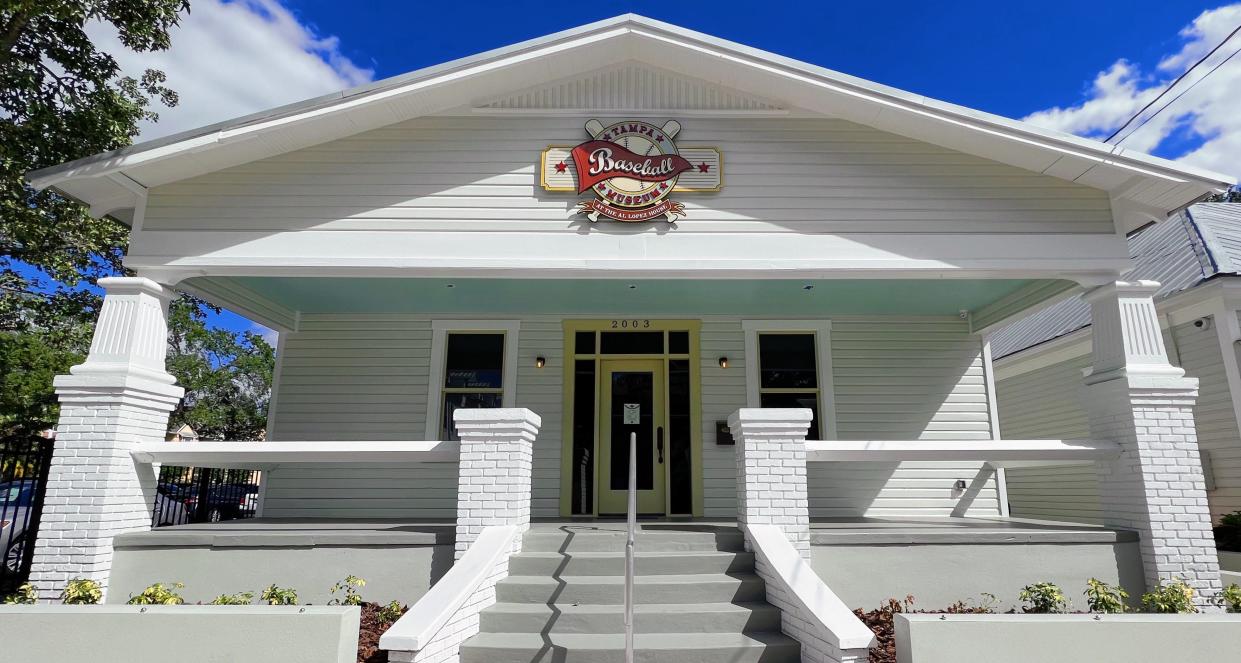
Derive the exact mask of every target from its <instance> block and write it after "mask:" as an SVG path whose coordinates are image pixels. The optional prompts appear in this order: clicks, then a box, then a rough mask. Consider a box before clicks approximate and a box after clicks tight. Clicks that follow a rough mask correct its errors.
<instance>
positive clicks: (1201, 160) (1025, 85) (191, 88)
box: [91, 0, 1241, 329]
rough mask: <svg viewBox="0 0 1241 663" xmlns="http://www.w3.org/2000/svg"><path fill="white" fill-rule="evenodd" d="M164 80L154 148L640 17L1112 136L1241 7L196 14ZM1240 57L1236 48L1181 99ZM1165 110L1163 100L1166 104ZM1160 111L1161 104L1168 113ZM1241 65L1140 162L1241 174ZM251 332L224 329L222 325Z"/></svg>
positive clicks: (1142, 135) (639, 6)
mask: <svg viewBox="0 0 1241 663" xmlns="http://www.w3.org/2000/svg"><path fill="white" fill-rule="evenodd" d="M192 6H193V10H192V12H191V14H190V16H189V17H188V18H187V19H185V20H184V21H183V24H182V26H181V27H180V28H178V30H177V31H176V32H175V33H174V35H173V46H172V49H171V50H170V51H168V52H166V53H159V54H145V55H132V54H125V53H124V50H123V48H122V47H121V46H120V44H119V42H117V40H116V37H115V34H113V33H110V32H109V31H108V30H107V29H105V28H99V29H95V30H93V31H92V33H91V36H92V39H94V40H95V41H96V42H98V43H100V45H101V46H103V47H105V48H107V49H108V50H109V52H116V53H119V54H120V56H119V57H118V60H119V61H120V63H121V65H122V68H123V69H125V70H126V71H129V72H134V71H140V70H141V69H142V68H145V67H157V68H160V69H162V70H164V71H165V72H166V73H167V74H168V81H169V84H170V85H171V86H172V87H173V88H175V89H176V90H177V91H178V92H179V93H180V95H181V99H182V103H181V105H180V106H179V107H178V108H176V109H172V110H169V111H166V112H164V113H163V114H162V115H163V117H162V119H161V121H160V122H159V123H158V124H155V125H146V126H144V127H143V137H144V138H153V137H157V136H160V135H164V134H168V133H173V132H175V131H180V130H184V129H190V128H193V127H196V126H201V125H204V124H208V123H211V122H215V121H219V120H223V119H227V118H229V117H235V116H238V115H243V114H246V113H250V112H254V111H258V110H262V109H264V108H270V107H273V106H277V105H280V104H283V103H289V102H292V101H297V100H300V99H304V98H308V97H312V96H317V95H319V94H323V93H326V92H331V91H334V90H338V89H341V88H344V87H350V86H353V85H357V84H361V83H365V82H367V81H370V80H375V79H379V78H384V77H388V76H393V75H397V74H401V73H404V72H407V71H410V70H413V69H417V68H420V67H425V66H428V65H434V64H438V63H441V62H444V61H447V60H451V59H454V58H459V57H463V56H467V55H471V54H474V53H478V52H480V51H484V50H488V49H491V48H496V47H499V46H504V45H507V44H512V43H515V42H518V41H521V40H524V39H530V38H534V37H539V36H542V35H545V34H548V33H551V32H555V31H558V30H563V29H566V28H571V27H574V26H577V25H581V24H584V23H588V22H591V21H595V20H599V19H602V18H607V17H610V16H615V15H617V14H622V13H625V12H635V13H639V14H643V15H645V16H649V17H651V18H655V19H659V20H663V21H668V22H670V23H675V24H678V25H681V26H684V27H687V28H691V29H694V30H698V31H701V32H706V33H709V34H712V35H715V36H718V37H722V38H725V39H730V40H733V41H737V42H741V43H744V44H747V45H750V46H754V47H758V48H762V49H765V50H769V51H773V52H776V53H779V54H781V55H786V56H789V57H793V58H797V59H800V60H804V61H807V62H811V63H814V64H818V65H821V66H824V67H828V68H831V69H835V70H838V71H841V72H844V73H847V74H851V75H854V76H858V77H861V78H865V79H869V80H873V81H877V82H880V83H884V84H887V85H891V86H894V87H897V88H901V89H904V90H908V91H911V92H916V93H920V94H925V95H927V96H930V97H934V98H937V99H941V100H944V101H949V102H953V103H957V104H961V105H964V106H969V107H972V108H977V109H980V110H984V111H989V112H992V113H997V114H1000V115H1004V116H1007V117H1012V118H1024V119H1027V120H1029V121H1031V122H1034V123H1037V124H1040V125H1043V126H1047V127H1051V128H1056V129H1060V130H1062V131H1068V132H1072V133H1077V134H1080V135H1085V136H1093V137H1097V138H1102V137H1105V136H1107V135H1108V134H1110V133H1111V132H1112V130H1114V129H1115V128H1117V127H1118V126H1120V124H1121V123H1122V122H1124V121H1125V120H1126V119H1128V118H1129V117H1130V116H1131V115H1132V114H1133V113H1134V112H1136V111H1137V110H1138V109H1139V108H1141V107H1142V106H1143V105H1144V104H1145V103H1146V102H1147V101H1150V100H1151V99H1152V98H1154V96H1155V95H1156V94H1158V92H1159V91H1160V90H1161V89H1162V88H1163V87H1164V86H1165V85H1166V84H1167V83H1168V82H1169V81H1171V80H1172V79H1173V78H1175V77H1176V76H1177V75H1179V74H1180V73H1182V72H1183V71H1185V69H1186V68H1188V67H1189V65H1190V64H1192V63H1193V62H1194V61H1196V60H1197V59H1198V58H1199V57H1201V56H1202V55H1203V54H1205V53H1206V52H1207V50H1209V49H1210V48H1211V47H1212V46H1214V45H1215V44H1217V43H1219V42H1220V41H1221V40H1222V39H1223V37H1224V36H1225V35H1226V34H1228V32H1229V31H1231V29H1232V28H1234V27H1236V26H1237V25H1238V24H1241V3H1237V2H1233V3H1231V4H1230V3H1227V2H1223V1H1220V0H1217V1H1216V2H1193V1H1187V0H1162V1H1156V0H1127V1H1106V2H1104V1H1085V2H1083V1H1082V0H1077V1H1075V2H1054V1H1050V0H1043V1H1041V2H1004V1H998V2H997V1H996V0H991V1H990V2H975V1H969V2H964V1H963V2H926V0H922V1H921V2H901V1H889V2H886V3H882V4H878V3H874V2H824V1H823V0H818V1H817V2H767V3H756V2H690V1H682V2H674V3H669V2H609V1H601V2H563V1H562V2H556V1H544V2H525V1H510V2H503V3H500V2H434V3H431V2H425V1H422V2H420V1H416V0H415V1H410V0H405V1H396V0H385V1H378V0H365V1H364V2H341V1H340V0H194V1H193V2H192ZM1234 48H1241V37H1238V38H1237V40H1236V41H1235V42H1230V44H1229V46H1228V48H1225V49H1222V51H1221V52H1220V53H1219V54H1218V55H1217V56H1215V57H1214V58H1213V59H1211V60H1208V61H1207V62H1206V63H1205V66H1203V67H1201V68H1200V69H1199V70H1198V71H1197V72H1195V74H1194V75H1193V76H1191V77H1189V78H1187V79H1186V82H1185V84H1184V85H1188V84H1190V83H1194V82H1195V80H1196V78H1197V77H1199V76H1201V75H1202V74H1203V73H1205V72H1206V71H1207V70H1208V69H1210V67H1211V66H1212V65H1214V64H1216V63H1218V62H1219V61H1220V60H1222V59H1223V58H1224V57H1226V56H1227V55H1228V53H1229V52H1231V51H1232V50H1233V49H1234ZM1161 103H1162V102H1161ZM1156 108H1158V106H1156ZM1238 108H1241V57H1238V58H1236V59H1234V60H1233V61H1231V62H1228V63H1227V64H1225V65H1222V66H1221V68H1220V70H1219V72H1218V73H1215V74H1213V75H1212V76H1210V77H1208V78H1204V79H1203V80H1202V81H1200V82H1199V83H1198V84H1197V86H1196V87H1194V88H1193V90H1192V92H1191V93H1189V94H1187V95H1185V97H1183V98H1182V99H1180V100H1178V101H1177V102H1176V104H1175V105H1174V106H1171V107H1170V108H1169V109H1168V110H1167V111H1166V112H1164V113H1161V114H1160V115H1159V116H1157V117H1156V118H1155V119H1154V120H1153V121H1151V122H1150V123H1149V124H1147V125H1144V126H1143V127H1142V128H1141V129H1140V130H1138V131H1136V132H1134V134H1133V135H1132V136H1129V137H1126V138H1125V140H1126V142H1125V143H1124V146H1125V147H1127V148H1133V149H1138V150H1142V151H1149V152H1152V153H1155V154H1158V155H1160V156H1164V157H1167V158H1171V159H1182V160H1185V161H1186V162H1190V163H1195V164H1197V165H1201V166H1206V167H1209V168H1214V169H1215V170H1219V171H1222V172H1226V173H1229V174H1231V175H1233V176H1238V175H1241V163H1238V155H1241V112H1238V111H1237V110H1236V109H1238ZM214 322H215V323H217V324H221V325H223V326H226V327H228V328H231V329H245V328H250V327H251V323H249V322H248V321H246V320H244V319H241V318H238V317H237V316H233V315H231V314H227V315H225V316H222V317H220V318H218V319H215V320H214Z"/></svg>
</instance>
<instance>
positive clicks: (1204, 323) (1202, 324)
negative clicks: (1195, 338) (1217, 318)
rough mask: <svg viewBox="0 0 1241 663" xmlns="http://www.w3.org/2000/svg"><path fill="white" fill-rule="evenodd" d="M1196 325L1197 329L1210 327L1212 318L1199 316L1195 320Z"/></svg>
mask: <svg viewBox="0 0 1241 663" xmlns="http://www.w3.org/2000/svg"><path fill="white" fill-rule="evenodd" d="M1194 327H1195V328H1196V329H1210V328H1211V319H1210V318H1198V319H1197V320H1194Z"/></svg>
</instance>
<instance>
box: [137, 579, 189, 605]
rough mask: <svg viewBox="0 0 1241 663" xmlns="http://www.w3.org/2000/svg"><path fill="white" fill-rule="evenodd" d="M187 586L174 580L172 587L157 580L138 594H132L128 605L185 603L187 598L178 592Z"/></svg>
mask: <svg viewBox="0 0 1241 663" xmlns="http://www.w3.org/2000/svg"><path fill="white" fill-rule="evenodd" d="M182 587H185V583H180V582H174V583H173V584H172V586H171V587H169V586H165V585H164V583H162V582H157V583H155V584H154V585H151V586H150V587H147V588H146V589H144V590H142V593H141V594H139V595H137V596H130V597H129V600H128V601H126V604H127V605H181V604H183V603H185V599H183V598H181V595H180V594H178V593H177V590H178V589H181V588H182Z"/></svg>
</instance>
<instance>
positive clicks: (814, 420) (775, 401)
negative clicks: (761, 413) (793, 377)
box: [758, 392, 819, 440]
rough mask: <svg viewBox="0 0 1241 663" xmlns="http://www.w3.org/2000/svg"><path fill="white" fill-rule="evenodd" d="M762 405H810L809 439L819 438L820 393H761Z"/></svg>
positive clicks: (807, 435) (792, 406) (783, 406)
mask: <svg viewBox="0 0 1241 663" xmlns="http://www.w3.org/2000/svg"><path fill="white" fill-rule="evenodd" d="M758 398H759V404H760V405H761V406H762V407H781V408H789V407H791V408H802V407H808V408H810V412H811V415H812V416H811V419H810V430H809V431H807V432H806V439H807V440H817V439H819V395H818V394H817V393H815V392H809V393H805V394H797V393H787V392H777V393H774V394H761V395H759V397H758Z"/></svg>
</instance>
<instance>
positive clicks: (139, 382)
mask: <svg viewBox="0 0 1241 663" xmlns="http://www.w3.org/2000/svg"><path fill="white" fill-rule="evenodd" d="M99 285H100V286H101V287H103V288H104V290H105V291H106V295H105V297H104V301H103V309H102V310H101V311H100V314H99V320H98V322H97V323H96V325H95V335H94V338H93V339H92V341H91V348H90V354H89V355H88V356H87V358H86V361H85V362H83V363H82V364H79V365H77V366H74V367H73V368H71V369H69V373H70V374H69V375H61V376H58V377H57V378H56V380H55V381H54V383H53V384H54V385H55V388H56V394H57V396H58V397H59V399H60V420H59V421H58V422H57V424H56V450H55V453H54V454H53V456H52V466H51V471H50V478H49V480H48V487H47V496H46V498H45V500H44V505H43V516H42V519H41V521H40V526H39V533H38V538H37V542H36V544H35V553H34V565H33V568H32V570H31V581H32V582H33V583H34V584H35V586H36V587H37V588H38V590H39V595H40V598H42V599H53V598H55V597H56V596H58V595H59V593H60V591H61V589H63V587H64V584H65V582H66V581H68V580H70V579H73V578H87V579H91V580H95V581H97V582H99V583H100V584H101V585H103V587H104V591H105V592H106V591H107V585H108V575H109V572H110V571H111V568H112V537H113V536H115V535H117V534H121V533H123V532H132V531H135V530H143V529H147V528H149V527H150V526H151V507H152V504H153V503H154V500H155V480H156V477H155V474H154V472H153V468H152V467H151V466H150V465H145V466H138V465H135V463H134V461H133V458H132V457H130V455H129V451H130V450H131V449H132V448H133V447H134V446H136V445H138V444H140V443H143V442H151V441H163V440H164V436H165V434H166V433H167V430H168V414H169V412H171V411H172V410H173V409H174V408H175V407H176V405H177V403H178V401H179V400H180V398H181V395H182V393H183V390H182V389H181V388H180V387H176V386H174V385H173V383H174V382H175V380H174V379H173V377H172V376H171V375H169V374H168V373H167V372H166V371H165V370H164V358H165V356H166V354H167V348H168V324H167V314H168V302H169V300H170V298H171V297H172V292H171V291H170V290H168V289H167V288H165V287H163V286H161V285H159V284H158V283H155V282H154V281H151V280H149V279H144V278H107V279H100V281H99Z"/></svg>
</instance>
